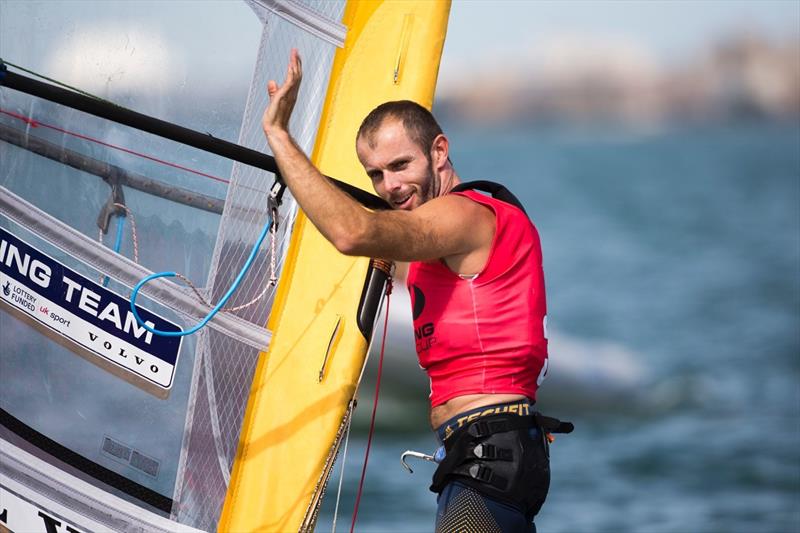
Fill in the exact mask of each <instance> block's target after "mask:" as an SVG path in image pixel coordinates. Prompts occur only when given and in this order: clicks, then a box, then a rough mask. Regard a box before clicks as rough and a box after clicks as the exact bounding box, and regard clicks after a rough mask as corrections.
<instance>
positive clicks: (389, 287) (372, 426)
mask: <svg viewBox="0 0 800 533" xmlns="http://www.w3.org/2000/svg"><path fill="white" fill-rule="evenodd" d="M391 294H392V278H389V280H388V282H387V285H386V316H385V318H384V321H383V338H382V339H381V356H380V358H379V359H378V377H377V379H376V380H375V401H374V403H373V404H372V420H370V423H369V436H368V437H367V451H366V452H365V453H364V466H363V467H362V468H361V481H359V483H358V494H357V495H356V505H355V508H354V509H353V522H352V523H351V524H350V533H353V531H354V530H355V528H356V518H358V504H359V502H361V492H362V491H363V489H364V478H365V477H366V476H367V461H369V449H370V447H371V446H372V435H373V433H375V413H376V412H377V411H378V394H379V393H380V390H381V373H382V371H383V354H384V352H385V350H386V330H387V329H388V326H389V303H390V296H391Z"/></svg>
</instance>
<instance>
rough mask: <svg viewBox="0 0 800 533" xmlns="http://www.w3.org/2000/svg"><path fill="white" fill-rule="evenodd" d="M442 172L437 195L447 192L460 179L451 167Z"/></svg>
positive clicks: (459, 181)
mask: <svg viewBox="0 0 800 533" xmlns="http://www.w3.org/2000/svg"><path fill="white" fill-rule="evenodd" d="M443 174H444V175H443V176H442V177H441V178H440V180H441V182H440V183H441V188H440V189H439V196H444V195H445V194H447V193H449V192H450V191H451V190H452V189H453V187H455V186H456V185H458V184H459V183H461V179H460V178H459V177H458V174H456V171H455V170H454V169H453V168H450V169H449V170H447V171H445V172H443Z"/></svg>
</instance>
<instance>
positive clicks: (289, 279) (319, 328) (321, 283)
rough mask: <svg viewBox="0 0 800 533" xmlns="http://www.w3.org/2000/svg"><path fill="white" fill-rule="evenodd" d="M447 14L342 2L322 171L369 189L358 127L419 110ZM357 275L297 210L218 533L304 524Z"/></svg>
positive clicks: (339, 376) (344, 396) (355, 262)
mask: <svg viewBox="0 0 800 533" xmlns="http://www.w3.org/2000/svg"><path fill="white" fill-rule="evenodd" d="M449 10H450V2H449V1H432V0H421V1H410V0H402V1H384V2H378V1H375V2H372V1H351V2H349V3H348V5H347V8H346V11H345V15H344V19H343V23H344V24H345V25H346V26H347V28H348V33H347V38H346V40H345V46H344V48H342V49H340V50H338V51H337V55H336V57H335V60H334V65H333V71H332V74H331V80H330V85H329V88H328V92H327V97H326V102H325V107H324V110H323V114H322V118H321V120H320V127H319V132H318V135H317V140H316V145H315V148H314V151H313V154H312V160H313V162H314V163H315V164H316V165H317V166H318V167H319V168H320V169H321V170H322V171H323V172H324V173H325V174H327V175H330V176H335V177H337V178H338V179H342V180H346V181H349V182H350V183H352V184H354V185H357V186H359V187H361V188H364V189H368V190H369V188H370V185H369V180H368V178H367V176H366V175H365V173H364V170H363V168H362V167H361V165H360V164H359V162H358V160H357V158H356V153H355V135H356V132H357V130H358V126H359V125H360V123H361V120H362V119H363V118H364V116H366V114H367V113H368V112H369V111H370V110H371V109H373V108H374V107H375V106H376V105H378V104H380V103H382V102H385V101H388V100H401V99H410V100H415V101H417V102H419V103H420V104H422V105H424V106H427V107H430V106H431V104H432V102H433V94H434V88H435V85H436V77H437V74H438V69H439V59H440V56H441V51H442V47H443V44H444V38H445V32H446V28H447V17H448V14H449ZM301 52H302V51H301ZM368 268H369V260H368V259H366V258H352V257H346V256H343V255H341V254H339V253H338V252H337V251H336V250H335V249H334V248H333V246H332V245H330V244H329V243H328V242H327V241H326V240H325V239H324V238H323V237H322V236H321V235H320V234H319V232H317V230H316V229H315V228H314V227H313V226H312V225H311V224H310V223H309V222H308V220H307V219H306V218H305V217H304V216H303V214H302V213H300V214H299V215H298V219H297V222H296V225H295V230H294V232H293V234H292V242H291V245H290V250H289V253H288V256H287V259H286V262H285V265H284V273H283V276H282V283H281V285H280V287H279V291H278V294H277V297H276V298H277V299H276V302H275V304H274V306H273V312H272V315H271V317H270V322H269V324H268V327H269V329H271V330H272V331H273V332H274V336H273V339H272V343H271V345H270V348H269V351H268V352H266V353H262V354H261V356H260V360H259V364H258V367H257V369H256V374H255V378H254V381H253V385H252V390H251V394H250V398H249V401H248V405H247V411H246V414H245V420H244V424H243V427H242V433H241V439H240V443H239V448H238V452H237V456H236V460H235V463H234V469H233V473H232V476H231V481H230V485H229V489H228V493H227V497H226V500H225V506H224V509H223V513H222V518H221V520H220V522H219V530H220V531H237V532H239V531H296V530H308V529H312V528H313V523H314V520H315V518H316V506H317V505H318V503H319V499H320V497H321V490H322V487H323V485H324V483H325V481H326V479H327V475H328V474H329V472H330V468H329V467H330V461H331V459H332V457H333V453H334V451H335V447H336V446H338V440H337V434H338V433H339V429H340V427H341V425H342V421H343V418H344V417H345V416H346V413H347V410H348V405H349V404H350V401H351V400H352V398H353V397H354V395H355V392H356V387H357V385H358V379H359V376H360V374H361V369H362V367H363V364H364V360H365V358H366V353H367V349H368V346H367V339H365V338H364V336H363V335H362V333H361V332H360V331H359V329H358V326H357V320H356V315H357V311H358V305H359V301H360V295H361V293H362V291H363V289H364V281H365V278H366V276H367V270H368ZM321 375H322V378H321V379H320V376H321Z"/></svg>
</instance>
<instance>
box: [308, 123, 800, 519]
mask: <svg viewBox="0 0 800 533" xmlns="http://www.w3.org/2000/svg"><path fill="white" fill-rule="evenodd" d="M445 129H446V130H447V132H448V133H449V136H450V139H451V150H452V159H453V162H454V164H455V166H456V169H457V170H458V172H459V173H460V175H461V177H462V178H463V179H465V180H469V179H492V180H497V181H501V182H503V183H505V184H506V185H507V186H508V187H509V188H510V189H511V190H512V191H513V192H514V193H515V194H517V196H519V197H520V199H521V200H522V201H523V203H524V204H525V205H526V207H527V210H528V213H529V215H530V216H531V218H532V219H533V220H534V222H535V223H536V225H537V227H538V229H539V231H540V233H541V239H542V245H543V249H544V258H545V259H544V261H545V264H544V266H545V274H546V278H547V289H548V307H549V326H550V330H551V347H550V348H551V349H550V356H551V362H552V365H551V369H550V375H549V376H548V379H547V380H546V381H545V383H544V385H543V387H542V389H541V390H540V395H539V398H538V407H539V408H540V409H541V410H543V411H545V412H546V413H548V414H552V415H554V416H558V417H561V418H564V419H568V420H572V421H573V422H574V423H575V426H576V429H575V432H574V433H573V434H571V435H560V436H558V437H557V439H556V441H555V443H554V444H553V446H552V448H551V454H552V475H553V480H552V485H551V492H550V495H549V498H548V501H547V503H546V504H545V506H544V508H543V509H542V511H541V513H540V514H539V516H538V517H537V520H536V523H537V527H538V531H540V532H580V531H587V532H591V531H607V532H628V531H629V532H684V531H692V532H709V533H711V532H738V531H741V532H751V531H760V532H775V533H781V532H793V531H800V379H799V378H800V128H798V127H797V126H796V125H790V124H764V123H758V124H736V125H726V126H714V127H711V126H704V127H699V126H698V127H674V128H665V129H662V130H649V131H630V130H629V129H623V128H620V129H619V131H617V129H616V128H598V129H595V130H593V129H584V130H581V131H576V130H574V129H541V128H538V129H537V128H512V129H503V128H496V129H478V128H475V127H466V126H460V125H459V124H457V123H450V124H446V125H445ZM396 292H397V291H396ZM392 309H393V312H394V307H393V308H392ZM393 324H396V322H393ZM390 339H391V336H390ZM412 350H413V348H411V349H408V346H406V345H404V344H403V343H402V342H395V343H394V344H390V350H389V352H390V353H388V354H387V360H386V361H387V362H386V365H390V364H394V365H399V366H401V367H403V365H405V368H406V371H405V372H396V371H394V369H393V371H391V372H385V373H384V376H383V384H382V387H381V388H382V392H381V401H380V403H379V406H378V415H377V429H376V434H375V437H374V441H373V444H372V450H371V452H370V456H369V464H368V469H367V475H366V479H365V484H364V493H363V496H362V499H361V502H360V509H359V515H358V524H357V531H364V532H371V531H376V532H377V531H396V532H400V531H409V532H411V531H432V530H433V520H434V514H435V508H436V504H435V496H434V495H433V494H432V493H430V492H429V491H428V486H429V484H430V476H431V474H432V472H433V469H434V468H433V465H431V464H430V463H420V462H417V463H414V464H413V465H412V466H413V467H416V468H415V473H414V474H413V475H409V474H408V473H407V472H406V471H405V470H403V469H402V467H401V465H400V462H399V456H400V453H402V452H403V451H404V450H406V449H408V448H414V449H418V450H421V451H426V452H428V453H430V452H432V451H433V450H434V448H435V442H434V439H433V437H432V436H431V434H430V432H429V431H428V429H427V428H426V421H425V417H426V413H425V406H424V400H425V395H426V393H427V381H426V379H425V377H424V375H423V374H422V372H421V371H419V370H418V369H417V368H416V361H415V359H414V358H415V356H414V354H413V351H412ZM371 358H372V359H371V361H370V363H369V364H370V371H371V373H372V374H373V375H374V368H375V366H376V365H377V353H373V354H372V356H371ZM397 361H401V363H398V362H397ZM402 380H407V381H408V382H409V383H416V384H417V385H413V386H411V387H407V386H405V385H403V386H398V385H397V383H398V382H399V381H402ZM373 383H374V380H368V381H367V382H366V383H365V384H364V386H363V387H362V390H361V392H360V398H361V401H360V406H359V409H358V411H359V413H358V417H359V419H358V421H359V424H358V425H357V427H356V429H355V430H354V434H353V436H352V438H351V441H350V445H349V451H348V458H347V462H346V463H345V469H344V471H345V480H344V488H343V490H342V495H341V499H340V505H339V515H338V523H337V530H340V531H345V530H349V527H350V521H351V518H352V511H353V504H354V500H355V493H356V490H357V487H358V480H359V477H360V474H361V467H362V464H363V459H364V451H365V445H366V435H365V430H364V427H365V426H366V424H367V423H368V419H369V415H370V413H371V409H372V397H373V394H374V385H373ZM340 467H341V461H340V462H339V463H338V464H337V467H336V468H337V470H336V472H337V473H336V474H335V475H334V476H333V479H332V480H331V483H330V486H329V487H328V492H327V497H326V500H325V503H324V508H323V512H322V515H321V519H320V523H319V527H318V528H317V531H328V530H330V528H331V521H332V517H333V512H334V507H335V505H334V504H335V501H336V489H337V486H336V485H337V483H338V475H339V474H338V472H339V468H340Z"/></svg>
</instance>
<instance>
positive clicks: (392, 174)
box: [356, 117, 437, 210]
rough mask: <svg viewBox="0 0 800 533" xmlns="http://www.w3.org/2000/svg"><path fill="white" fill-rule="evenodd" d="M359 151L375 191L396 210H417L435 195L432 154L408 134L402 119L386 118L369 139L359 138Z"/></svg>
mask: <svg viewBox="0 0 800 533" xmlns="http://www.w3.org/2000/svg"><path fill="white" fill-rule="evenodd" d="M356 152H357V153H358V159H359V160H360V161H361V164H362V165H364V169H365V170H366V171H367V175H368V176H369V177H370V178H371V179H372V186H373V187H374V188H375V192H377V193H378V195H379V196H380V197H381V198H383V199H384V200H386V201H387V202H388V203H389V205H391V206H392V208H393V209H404V210H411V209H415V208H417V207H419V206H420V205H422V204H424V203H425V202H427V201H428V200H430V199H432V198H433V196H434V195H435V189H437V187H435V179H436V178H435V173H434V171H433V165H432V164H431V161H430V154H429V153H425V152H424V151H423V150H422V149H421V148H420V147H419V146H418V145H417V144H416V143H415V142H414V141H413V140H412V139H411V138H410V137H409V136H408V133H407V132H406V128H405V126H403V123H402V122H401V121H400V120H398V119H395V118H392V117H389V118H386V119H384V121H383V123H382V124H381V126H380V127H379V128H378V130H377V131H375V132H374V134H373V135H372V136H371V137H370V138H369V139H367V138H366V137H365V136H362V137H359V138H358V141H357V142H356Z"/></svg>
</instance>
